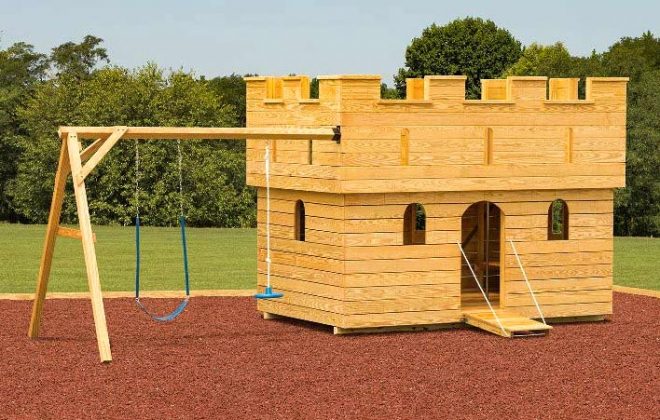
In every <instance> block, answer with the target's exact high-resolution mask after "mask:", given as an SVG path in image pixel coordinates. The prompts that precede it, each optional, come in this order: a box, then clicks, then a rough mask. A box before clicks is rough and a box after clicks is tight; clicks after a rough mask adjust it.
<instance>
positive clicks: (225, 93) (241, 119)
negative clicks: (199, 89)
mask: <svg viewBox="0 0 660 420" xmlns="http://www.w3.org/2000/svg"><path fill="white" fill-rule="evenodd" d="M248 76H250V75H249V74H247V75H245V77H248ZM208 83H209V88H210V89H211V90H212V91H213V92H214V93H215V94H216V96H218V97H220V98H221V100H222V103H223V104H225V105H230V106H231V107H233V108H234V110H235V111H236V123H235V125H238V126H240V127H245V119H246V118H245V80H244V79H243V76H239V75H238V74H234V73H232V74H231V75H229V76H221V77H215V78H213V79H211V80H209V82H208Z"/></svg>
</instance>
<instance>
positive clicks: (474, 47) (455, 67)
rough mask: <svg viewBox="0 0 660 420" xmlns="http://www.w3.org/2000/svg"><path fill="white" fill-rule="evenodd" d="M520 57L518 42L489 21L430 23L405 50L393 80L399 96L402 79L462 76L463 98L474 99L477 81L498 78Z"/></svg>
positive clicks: (403, 89) (403, 87)
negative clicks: (403, 65) (437, 75)
mask: <svg viewBox="0 0 660 420" xmlns="http://www.w3.org/2000/svg"><path fill="white" fill-rule="evenodd" d="M520 54H521V45H520V42H519V41H518V40H516V39H515V38H514V37H513V35H511V33H509V31H507V30H505V29H502V28H499V27H497V26H496V25H495V23H493V22H492V21H491V20H483V19H481V18H472V17H467V18H465V19H457V20H454V21H452V22H450V23H448V24H447V25H444V26H438V25H436V24H432V25H431V26H429V27H428V28H426V29H424V31H423V32H422V35H421V36H420V37H419V38H414V39H413V40H412V42H411V44H410V45H409V46H408V48H406V63H405V67H404V68H401V69H399V72H398V74H397V75H395V76H394V80H395V84H396V87H397V89H398V90H399V92H400V96H401V97H403V96H405V87H406V78H409V77H422V76H425V75H432V74H439V75H466V76H467V77H468V79H467V95H468V97H469V98H477V97H479V95H480V92H481V86H480V79H491V78H496V77H498V76H500V75H501V74H502V72H503V71H505V70H506V69H507V68H509V67H510V66H511V65H512V64H513V63H515V62H516V61H517V60H518V58H519V57H520Z"/></svg>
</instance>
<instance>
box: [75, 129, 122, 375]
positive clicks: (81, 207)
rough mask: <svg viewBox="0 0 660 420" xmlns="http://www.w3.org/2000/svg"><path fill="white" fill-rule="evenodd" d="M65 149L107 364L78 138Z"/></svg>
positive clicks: (106, 342) (106, 339)
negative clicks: (67, 151)
mask: <svg viewBox="0 0 660 420" xmlns="http://www.w3.org/2000/svg"><path fill="white" fill-rule="evenodd" d="M67 147H68V150H69V163H70V165H71V175H72V176H73V179H74V183H73V189H74V192H75V196H76V207H77V210H78V223H79V224H80V234H81V236H82V245H83V254H84V256H85V267H86V269H87V283H88V285H89V294H90V297H91V299H92V314H93V315H94V326H95V327H96V341H97V343H98V347H99V355H100V357H101V361H102V362H110V361H112V354H111V352H110V339H109V337H108V327H107V325H106V322H105V309H104V308H103V295H102V293H101V281H100V278H99V268H98V264H97V262H96V250H95V248H94V236H93V233H92V223H91V220H90V217H89V206H88V204H87V191H86V190H85V182H84V177H83V169H82V162H81V160H80V143H79V142H78V135H77V134H76V133H75V132H71V133H69V135H68V138H67ZM80 179H83V180H82V181H81V182H76V180H80Z"/></svg>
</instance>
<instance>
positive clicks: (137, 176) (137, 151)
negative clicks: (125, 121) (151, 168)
mask: <svg viewBox="0 0 660 420" xmlns="http://www.w3.org/2000/svg"><path fill="white" fill-rule="evenodd" d="M135 216H136V217H140V147H139V142H138V140H137V139H136V140H135Z"/></svg>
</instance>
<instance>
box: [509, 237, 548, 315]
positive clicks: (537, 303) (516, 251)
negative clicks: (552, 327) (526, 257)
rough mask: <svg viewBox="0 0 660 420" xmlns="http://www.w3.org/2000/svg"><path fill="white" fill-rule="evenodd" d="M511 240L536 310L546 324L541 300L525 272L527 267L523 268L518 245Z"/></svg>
mask: <svg viewBox="0 0 660 420" xmlns="http://www.w3.org/2000/svg"><path fill="white" fill-rule="evenodd" d="M509 242H510V243H511V248H513V253H514V254H515V255H516V260H517V261H518V267H520V271H521V272H522V275H523V278H524V279H525V283H527V288H528V289H529V294H530V295H532V300H533V301H534V305H536V310H537V311H538V312H539V315H541V320H542V321H543V323H544V324H546V322H545V317H543V312H541V306H540V305H539V302H538V301H537V300H536V295H535V294H534V291H533V290H532V285H531V284H530V283H529V279H528V278H527V273H525V269H524V268H523V265H522V262H521V261H520V257H519V256H518V250H517V249H516V245H515V244H514V243H513V241H512V240H511V239H509ZM546 325H548V324H546Z"/></svg>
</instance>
